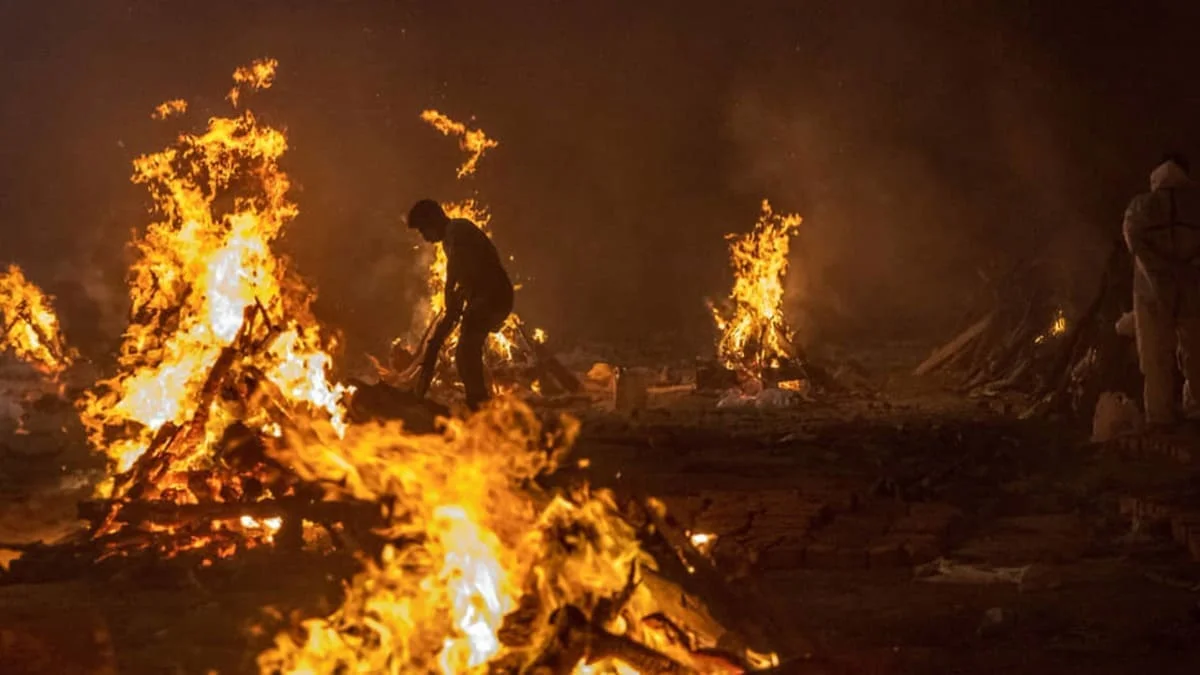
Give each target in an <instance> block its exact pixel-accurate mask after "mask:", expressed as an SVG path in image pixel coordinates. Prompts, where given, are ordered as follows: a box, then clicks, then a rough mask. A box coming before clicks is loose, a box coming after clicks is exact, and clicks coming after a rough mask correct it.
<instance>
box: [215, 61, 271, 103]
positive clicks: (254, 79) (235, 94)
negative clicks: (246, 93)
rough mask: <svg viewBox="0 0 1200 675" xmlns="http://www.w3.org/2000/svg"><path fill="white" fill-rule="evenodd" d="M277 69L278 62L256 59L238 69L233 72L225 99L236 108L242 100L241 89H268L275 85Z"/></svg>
mask: <svg viewBox="0 0 1200 675" xmlns="http://www.w3.org/2000/svg"><path fill="white" fill-rule="evenodd" d="M277 67H279V62H278V61H276V60H275V59H258V60H256V61H254V62H252V63H251V64H250V65H248V66H240V67H238V69H237V70H235V71H233V88H232V89H230V90H229V93H228V94H226V96H225V98H227V99H229V102H230V103H232V104H233V107H235V108H236V107H238V103H239V101H240V100H241V98H242V88H243V87H247V88H249V89H250V90H252V91H254V90H258V89H269V88H270V87H271V85H272V84H274V83H275V69H276V68H277Z"/></svg>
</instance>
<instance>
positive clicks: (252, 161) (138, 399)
mask: <svg viewBox="0 0 1200 675" xmlns="http://www.w3.org/2000/svg"><path fill="white" fill-rule="evenodd" d="M275 65H276V62H275V61H274V60H273V59H268V60H264V61H256V62H255V63H254V64H253V65H252V66H250V67H247V68H239V69H238V70H237V71H236V72H235V74H234V81H235V83H236V86H235V87H234V91H233V92H231V95H230V99H231V100H232V101H235V102H236V100H237V95H236V92H237V91H239V87H241V86H243V85H245V86H250V87H253V88H262V87H267V86H270V83H271V77H272V75H273V74H274V69H275ZM286 150H287V139H286V137H285V136H284V134H283V132H282V131H279V130H278V129H274V128H272V127H270V126H267V125H265V124H262V123H261V122H260V121H259V120H258V119H257V118H256V117H255V116H254V114H253V113H252V112H250V111H249V110H246V111H244V112H242V113H241V114H240V115H238V116H236V117H214V118H212V119H211V120H209V122H208V127H207V129H205V130H204V131H202V132H200V133H197V134H193V133H183V134H181V135H180V136H179V137H178V139H177V140H176V142H175V143H174V144H173V145H171V146H170V147H168V148H166V149H164V150H161V151H159V152H156V153H152V154H148V155H144V156H142V157H139V158H137V159H136V160H135V161H134V175H133V182H134V183H138V184H141V185H145V186H146V188H147V190H148V191H149V193H150V196H151V197H152V198H153V200H154V210H155V212H156V214H157V215H158V217H159V220H158V221H157V222H154V223H151V224H150V225H149V226H148V227H147V228H146V230H145V231H144V232H143V233H141V234H140V235H139V236H138V237H136V239H135V241H134V249H135V251H136V253H137V259H136V260H135V262H134V263H133V266H132V268H131V269H130V272H129V284H130V288H129V292H130V299H131V301H132V311H131V321H130V325H129V327H128V328H127V329H126V331H125V335H124V339H123V344H122V346H121V352H120V356H119V359H118V363H119V372H118V374H117V375H116V376H115V377H113V378H112V379H109V380H106V381H103V382H100V383H98V384H97V386H96V387H95V388H94V390H93V391H91V392H90V393H89V394H88V395H87V396H86V397H85V399H84V400H83V401H82V403H81V417H82V419H83V421H84V424H85V426H86V428H87V429H88V432H89V438H90V440H91V442H92V444H93V445H94V446H95V447H97V448H101V449H103V450H104V451H105V452H106V453H107V454H108V456H109V458H110V459H111V460H112V462H113V464H114V466H115V468H116V471H117V472H118V473H123V472H125V471H127V470H128V469H130V468H131V467H132V466H133V465H134V463H135V462H136V461H137V460H138V459H139V458H140V457H142V456H143V455H144V453H145V452H146V451H147V449H148V448H149V447H150V445H151V443H152V441H153V439H154V437H155V435H156V433H158V432H159V431H160V430H161V429H163V427H164V426H165V425H167V424H172V425H176V426H182V425H185V424H187V423H189V422H190V423H192V424H193V425H196V426H197V427H198V429H199V432H200V433H199V436H200V437H199V438H198V439H197V440H196V442H195V443H194V444H193V445H192V446H191V447H189V448H188V449H187V452H179V451H173V452H172V455H173V458H172V461H173V462H174V463H175V465H176V468H178V469H188V468H197V467H198V466H200V465H203V463H204V462H205V458H206V457H207V456H208V455H209V454H210V452H211V450H212V444H213V443H214V442H215V440H216V439H218V438H219V437H220V435H221V433H222V432H223V431H224V429H225V428H226V427H227V426H228V425H229V424H230V423H231V422H232V421H234V420H235V419H238V418H239V417H241V418H243V419H241V421H243V422H246V423H248V424H251V425H253V426H257V427H258V428H260V429H262V430H264V431H266V432H268V433H270V431H272V430H273V428H272V426H271V425H272V423H273V420H271V419H269V415H267V414H266V413H265V411H263V410H261V409H257V410H251V411H249V412H246V413H245V414H235V413H234V411H233V410H231V409H227V408H228V406H229V405H231V404H230V403H229V402H227V401H225V400H224V398H225V397H218V396H215V395H214V394H215V392H212V391H209V392H206V391H205V387H206V386H208V387H209V388H213V387H219V386H220V385H221V383H222V382H225V381H229V380H228V378H222V377H221V375H222V372H220V369H222V368H224V369H228V370H231V371H236V372H239V373H242V374H244V375H245V377H248V378H250V379H252V380H254V381H256V382H259V383H260V386H259V387H258V390H260V391H261V390H262V386H261V385H262V384H268V383H269V384H270V385H271V386H273V387H274V388H275V389H276V390H277V392H278V398H280V399H281V402H282V403H286V404H289V405H292V406H299V407H306V408H308V409H311V410H314V411H321V412H322V414H324V415H326V416H327V417H328V418H329V419H330V420H331V421H332V423H333V424H334V425H335V428H338V429H344V425H343V423H342V421H341V420H342V415H343V409H342V404H341V398H342V396H343V395H344V394H346V393H347V391H348V390H347V389H345V388H343V387H341V386H339V385H334V384H331V383H330V382H329V380H328V378H327V373H328V369H329V365H330V357H329V355H328V354H327V353H325V351H324V346H326V343H325V342H324V341H323V340H322V338H321V336H320V333H319V330H318V327H317V323H316V320H315V318H313V316H312V314H311V311H310V309H309V304H310V303H311V301H312V298H313V293H312V291H311V290H310V289H308V288H307V287H306V286H305V285H304V284H303V282H302V281H300V280H299V279H298V278H297V277H296V276H295V274H294V273H293V272H292V271H291V270H290V269H289V268H288V264H287V260H286V259H284V258H281V257H279V256H278V255H276V254H275V253H274V252H273V251H272V250H271V245H272V243H273V242H274V241H275V240H276V239H277V238H278V237H279V235H280V234H281V232H282V230H283V228H284V227H285V226H286V225H287V224H288V223H289V222H290V221H291V220H292V219H293V218H294V217H295V216H296V214H297V208H296V205H295V204H294V203H292V202H291V201H290V200H289V199H288V197H287V193H288V190H289V187H290V181H289V179H288V176H287V174H286V173H285V172H284V171H283V170H282V169H281V168H280V166H279V160H280V157H281V156H282V155H283V154H284V152H285V151H286ZM214 378H215V379H216V381H215V382H210V380H212V379H214Z"/></svg>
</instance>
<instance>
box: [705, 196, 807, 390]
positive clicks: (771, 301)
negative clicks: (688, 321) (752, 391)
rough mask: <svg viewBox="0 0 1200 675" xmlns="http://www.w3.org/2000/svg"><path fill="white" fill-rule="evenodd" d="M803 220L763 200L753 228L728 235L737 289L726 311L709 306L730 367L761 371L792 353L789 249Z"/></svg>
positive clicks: (721, 351)
mask: <svg viewBox="0 0 1200 675" xmlns="http://www.w3.org/2000/svg"><path fill="white" fill-rule="evenodd" d="M800 222H801V218H800V216H798V215H795V214H789V215H778V214H776V213H774V212H773V211H772V210H771V205H770V204H769V203H768V202H767V201H766V200H763V203H762V215H760V216H759V218H758V222H757V223H756V224H755V226H754V230H753V231H752V232H750V233H749V234H745V235H729V237H728V239H729V240H730V241H731V242H732V243H731V244H730V246H729V251H730V263H731V266H732V268H733V273H734V283H733V290H732V291H731V292H730V294H729V303H728V304H729V306H728V309H727V310H723V309H721V308H718V307H716V306H712V307H711V309H712V314H713V319H714V320H715V321H716V324H717V329H718V330H720V331H721V337H720V339H719V341H718V342H717V354H718V355H719V356H720V358H721V360H722V361H723V362H724V363H725V365H726V366H727V367H730V368H739V367H740V368H746V369H748V370H750V371H751V372H753V373H761V372H762V370H763V369H764V368H767V367H769V366H772V365H775V364H777V363H778V362H779V361H781V360H783V359H786V358H789V357H791V356H792V355H793V352H794V349H793V347H792V338H793V336H792V332H791V330H790V329H789V328H788V326H787V322H786V321H785V320H784V316H783V289H784V277H785V276H786V275H787V266H788V248H789V246H790V244H791V239H792V236H793V235H795V234H796V231H797V229H798V228H799V227H800Z"/></svg>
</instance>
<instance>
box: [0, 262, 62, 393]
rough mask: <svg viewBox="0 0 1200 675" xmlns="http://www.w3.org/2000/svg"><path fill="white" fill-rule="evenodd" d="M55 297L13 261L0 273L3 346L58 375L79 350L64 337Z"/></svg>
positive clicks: (44, 369) (0, 313)
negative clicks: (56, 310)
mask: <svg viewBox="0 0 1200 675" xmlns="http://www.w3.org/2000/svg"><path fill="white" fill-rule="evenodd" d="M52 300H53V298H51V297H50V296H47V295H46V294H45V293H42V290H41V289H40V288H38V287H37V286H35V285H33V283H32V282H30V281H29V280H28V279H26V278H25V274H24V272H22V271H21V268H20V267H17V266H16V265H10V266H9V268H8V271H6V272H3V273H0V320H3V321H4V338H3V339H4V344H3V345H2V347H3V349H4V350H5V351H9V352H12V353H13V355H15V356H16V357H17V358H19V359H21V360H22V361H25V362H26V363H29V364H30V365H32V366H33V367H34V368H36V369H37V370H39V371H41V372H42V373H45V374H47V375H51V376H57V375H59V374H60V373H62V372H63V371H64V370H66V369H67V368H68V367H69V366H70V365H71V363H72V362H73V361H74V360H75V357H76V353H75V350H73V349H71V348H70V347H68V346H67V345H66V343H65V342H64V341H63V336H62V333H61V331H60V330H59V325H58V316H57V315H56V314H55V313H54V310H53V308H52V307H51V306H50V303H51V301H52Z"/></svg>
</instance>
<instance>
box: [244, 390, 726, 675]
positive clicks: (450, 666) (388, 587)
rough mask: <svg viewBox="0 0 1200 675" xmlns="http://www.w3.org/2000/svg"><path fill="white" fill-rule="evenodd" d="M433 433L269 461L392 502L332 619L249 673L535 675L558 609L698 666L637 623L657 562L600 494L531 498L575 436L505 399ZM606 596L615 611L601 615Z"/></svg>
mask: <svg viewBox="0 0 1200 675" xmlns="http://www.w3.org/2000/svg"><path fill="white" fill-rule="evenodd" d="M446 424H447V426H446V429H445V431H444V433H442V434H438V435H428V436H414V435H411V434H408V433H406V432H405V431H404V430H403V429H401V428H400V427H399V426H398V425H395V424H374V425H369V426H368V425H361V426H353V427H351V428H350V429H349V430H348V432H347V433H346V435H345V437H344V438H341V439H338V438H336V436H335V435H334V434H331V433H327V432H325V433H323V432H321V431H320V429H319V427H317V428H315V429H313V430H310V433H305V434H304V436H303V438H301V437H299V436H297V437H295V438H291V439H288V440H287V441H286V442H282V443H280V444H279V445H277V446H275V447H274V448H273V449H272V451H271V452H272V454H274V455H275V456H276V458H277V459H279V460H280V461H282V462H284V463H286V464H287V465H289V466H291V467H294V468H295V470H296V471H297V472H298V473H299V474H300V475H302V476H304V477H306V478H307V479H309V480H314V481H320V482H321V483H322V484H323V485H326V486H327V487H328V494H327V499H348V498H354V499H369V500H377V501H383V502H385V503H390V504H393V505H394V506H393V507H392V509H391V511H390V516H391V517H390V520H389V522H388V523H387V525H386V527H385V528H384V529H385V532H384V533H385V534H386V536H387V537H389V538H390V539H391V540H392V541H393V542H398V543H393V544H389V545H387V546H386V547H385V548H384V549H383V551H382V553H381V554H380V556H379V557H378V559H375V558H369V559H366V560H365V561H364V569H363V570H362V571H361V572H360V573H359V574H358V575H356V576H355V577H354V578H353V579H352V580H350V581H349V582H348V584H347V588H346V594H345V598H344V600H343V602H342V605H341V607H340V608H339V609H337V610H336V611H334V612H333V613H332V614H330V615H328V616H325V617H318V618H312V619H308V620H306V621H304V622H303V623H302V624H301V625H300V626H299V627H298V629H297V630H294V631H285V632H283V633H281V634H279V635H277V636H276V640H275V644H274V645H273V646H272V647H271V648H269V649H268V650H266V651H265V652H263V653H262V654H260V655H259V659H258V665H259V668H260V671H261V672H263V673H329V672H358V673H377V672H378V673H410V672H438V673H444V674H449V673H467V672H539V671H538V669H537V667H536V661H537V659H539V658H541V657H542V652H543V650H544V649H545V645H546V644H547V642H548V640H549V641H553V637H554V636H553V633H554V631H555V630H556V627H555V624H554V622H553V621H552V620H551V617H554V616H557V615H559V613H560V611H565V612H568V613H569V612H579V613H582V615H584V616H588V617H590V619H591V622H592V623H591V624H590V625H591V626H592V627H591V628H587V629H586V630H593V631H598V630H603V631H604V632H605V633H606V634H607V635H609V636H612V637H614V638H618V639H623V640H631V641H634V642H637V643H639V644H642V645H645V646H647V647H650V648H652V649H655V650H657V651H659V652H660V653H663V654H669V655H670V656H671V658H673V659H676V661H677V662H678V663H682V664H687V665H689V666H695V665H696V663H695V662H694V661H692V659H693V658H696V655H692V654H690V653H689V652H687V651H686V650H685V649H683V648H682V647H679V646H678V645H673V644H672V643H671V641H670V639H669V638H668V636H667V635H666V634H664V633H661V632H660V631H659V630H658V629H656V628H654V627H653V625H654V624H653V622H651V623H641V622H640V621H639V620H638V619H639V618H640V617H649V616H653V615H655V613H656V612H659V611H661V608H660V607H658V605H657V604H656V601H655V599H654V597H653V596H652V594H651V592H650V591H649V590H648V589H647V587H646V585H645V584H642V583H640V574H641V573H646V574H652V573H654V570H655V569H656V563H655V561H654V559H653V558H652V557H651V556H649V555H648V554H646V553H645V552H644V551H642V549H641V548H640V545H639V543H638V539H637V534H636V532H635V531H634V529H633V528H632V527H631V526H629V525H628V524H627V523H626V522H625V521H624V520H623V519H622V518H621V517H620V516H619V515H618V514H619V509H618V508H617V506H616V504H615V502H614V501H613V499H612V497H611V495H608V494H607V493H604V492H593V493H589V492H581V493H577V494H573V495H571V496H570V497H566V496H557V497H549V496H547V495H544V494H542V493H539V492H536V491H532V490H534V488H531V487H529V486H530V485H531V481H530V479H531V478H532V477H534V476H535V475H537V474H538V473H539V472H542V471H545V470H547V469H550V468H552V467H553V466H554V465H555V463H556V461H557V459H558V458H559V457H561V456H562V454H563V453H564V451H565V450H566V449H567V448H568V447H569V445H570V443H571V442H572V440H573V439H574V438H575V436H576V433H577V430H578V423H576V422H574V421H573V420H570V419H563V420H560V421H559V425H558V426H554V427H552V428H546V427H543V426H542V424H541V423H540V422H539V421H538V418H537V417H535V416H534V414H533V413H532V412H531V411H530V410H529V409H528V408H527V407H525V406H524V405H523V404H521V403H520V402H518V401H516V400H515V399H511V398H505V399H499V400H497V401H494V402H493V404H492V405H490V406H489V407H487V408H485V409H484V410H483V411H482V412H481V413H479V414H477V415H475V416H473V417H471V418H469V419H467V420H458V419H454V420H447V423H446ZM639 571H641V572H639ZM618 597H620V598H622V599H621V600H620V601H619V603H618V606H617V608H616V610H613V609H612V608H610V609H609V610H605V609H604V607H605V600H606V599H611V598H618ZM606 612H607V613H606ZM590 658H591V662H590V663H583V662H582V661H581V662H579V663H577V664H575V669H574V672H576V673H613V672H619V673H636V672H638V670H637V669H635V668H632V667H630V666H629V665H628V664H624V663H622V662H621V661H620V659H619V657H615V656H612V655H605V654H603V653H600V654H596V653H593V654H592V655H591V657H590ZM655 672H658V671H655ZM679 672H685V671H679ZM686 672H691V671H686ZM701 672H715V671H701ZM723 672H733V671H723Z"/></svg>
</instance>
